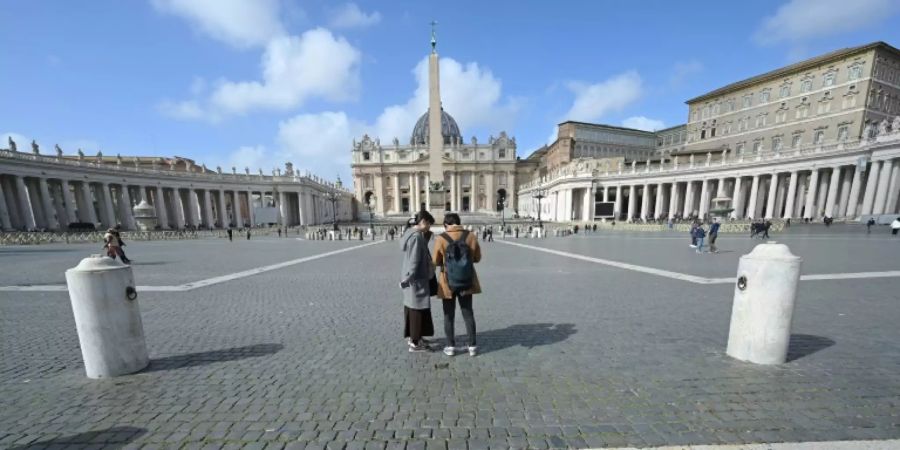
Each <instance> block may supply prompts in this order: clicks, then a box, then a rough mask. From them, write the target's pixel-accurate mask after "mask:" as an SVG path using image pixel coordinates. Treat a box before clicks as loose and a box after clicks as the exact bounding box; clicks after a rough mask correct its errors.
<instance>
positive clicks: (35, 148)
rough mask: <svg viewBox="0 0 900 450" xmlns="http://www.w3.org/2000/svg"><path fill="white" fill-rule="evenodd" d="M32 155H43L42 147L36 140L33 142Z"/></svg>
mask: <svg viewBox="0 0 900 450" xmlns="http://www.w3.org/2000/svg"><path fill="white" fill-rule="evenodd" d="M31 153H34V154H35V155H40V154H41V147H40V146H38V143H37V141H35V140H34V139H32V140H31Z"/></svg>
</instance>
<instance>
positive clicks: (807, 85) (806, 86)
mask: <svg viewBox="0 0 900 450" xmlns="http://www.w3.org/2000/svg"><path fill="white" fill-rule="evenodd" d="M811 89H812V80H803V82H802V83H800V92H801V93H803V92H809V91H810V90H811Z"/></svg>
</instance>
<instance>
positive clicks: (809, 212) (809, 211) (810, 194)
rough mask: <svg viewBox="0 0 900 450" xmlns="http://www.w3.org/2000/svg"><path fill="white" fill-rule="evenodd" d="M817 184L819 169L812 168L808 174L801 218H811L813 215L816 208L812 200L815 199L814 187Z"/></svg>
mask: <svg viewBox="0 0 900 450" xmlns="http://www.w3.org/2000/svg"><path fill="white" fill-rule="evenodd" d="M818 184H819V170H818V169H813V170H812V172H811V173H810V174H809V187H808V190H807V191H806V210H805V211H803V218H805V219H812V218H813V217H815V214H816V208H815V205H813V202H815V201H816V188H817V187H818Z"/></svg>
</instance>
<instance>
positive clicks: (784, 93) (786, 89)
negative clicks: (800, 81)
mask: <svg viewBox="0 0 900 450" xmlns="http://www.w3.org/2000/svg"><path fill="white" fill-rule="evenodd" d="M790 95H791V86H790V85H787V84H786V85H784V86H782V87H781V98H785V97H789V96H790Z"/></svg>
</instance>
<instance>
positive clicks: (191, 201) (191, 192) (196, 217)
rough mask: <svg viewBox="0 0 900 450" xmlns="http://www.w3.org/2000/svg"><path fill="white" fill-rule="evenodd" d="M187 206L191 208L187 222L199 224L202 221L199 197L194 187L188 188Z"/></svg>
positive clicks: (194, 224)
mask: <svg viewBox="0 0 900 450" xmlns="http://www.w3.org/2000/svg"><path fill="white" fill-rule="evenodd" d="M188 206H189V207H190V209H191V211H190V216H189V218H188V221H189V223H190V224H191V225H193V226H195V227H197V226H200V224H201V222H202V221H201V219H200V198H199V194H197V190H196V189H194V188H191V189H188Z"/></svg>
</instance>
